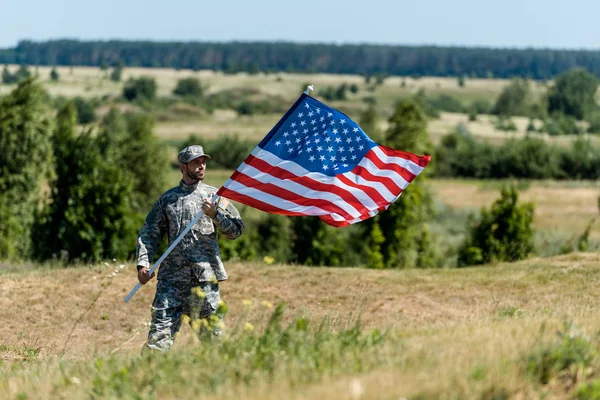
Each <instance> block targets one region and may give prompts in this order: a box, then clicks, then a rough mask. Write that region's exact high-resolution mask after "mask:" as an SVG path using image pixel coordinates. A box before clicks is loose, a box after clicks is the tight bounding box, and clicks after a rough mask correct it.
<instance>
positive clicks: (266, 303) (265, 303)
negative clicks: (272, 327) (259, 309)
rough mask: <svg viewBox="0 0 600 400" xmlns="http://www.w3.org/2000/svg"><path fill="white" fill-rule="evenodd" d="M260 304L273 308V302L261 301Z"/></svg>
mask: <svg viewBox="0 0 600 400" xmlns="http://www.w3.org/2000/svg"><path fill="white" fill-rule="evenodd" d="M260 304H262V305H263V307H265V308H273V303H271V302H270V301H262V302H261V303H260Z"/></svg>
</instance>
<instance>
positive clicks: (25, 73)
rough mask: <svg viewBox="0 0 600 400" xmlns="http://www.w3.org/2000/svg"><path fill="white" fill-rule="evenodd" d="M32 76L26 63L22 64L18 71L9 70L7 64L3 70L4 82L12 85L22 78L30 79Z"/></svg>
mask: <svg viewBox="0 0 600 400" xmlns="http://www.w3.org/2000/svg"><path fill="white" fill-rule="evenodd" d="M30 77H31V72H29V69H28V68H27V66H26V65H21V66H20V67H19V69H18V70H17V72H15V73H14V74H11V73H10V71H9V70H8V67H7V66H6V65H5V66H4V69H3V70H2V83H4V84H7V85H10V84H13V83H18V82H20V81H22V80H25V79H29V78H30Z"/></svg>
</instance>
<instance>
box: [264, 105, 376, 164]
mask: <svg viewBox="0 0 600 400" xmlns="http://www.w3.org/2000/svg"><path fill="white" fill-rule="evenodd" d="M307 100H309V99H307ZM313 101H314V100H312V99H311V100H309V101H305V102H304V104H302V105H304V107H302V108H299V109H297V110H296V112H293V113H292V114H290V116H288V117H287V118H286V119H284V120H283V121H282V122H281V126H280V128H278V129H280V130H277V131H275V133H274V134H273V140H272V141H270V142H267V144H266V145H265V146H266V147H263V148H265V149H266V150H268V151H271V152H272V153H273V154H275V155H276V156H279V157H280V158H282V159H284V160H285V159H288V160H293V162H295V163H297V164H299V165H301V166H303V167H304V168H307V169H308V170H309V171H313V172H321V173H324V174H329V175H335V174H337V173H341V172H343V171H344V169H346V170H349V169H348V168H350V169H352V168H353V166H354V165H355V163H356V162H358V161H356V160H360V159H361V157H363V156H364V154H365V152H366V151H368V150H369V149H370V148H371V147H372V146H374V145H375V144H374V143H373V142H372V141H370V140H369V139H368V137H366V136H364V132H362V131H361V130H360V128H359V127H358V126H357V125H356V123H355V122H354V121H352V120H351V119H349V118H347V117H345V116H344V115H343V114H341V113H339V112H337V111H336V110H330V109H329V108H325V109H322V108H319V107H316V106H315V103H314V102H313ZM302 105H301V106H302ZM325 119H327V121H326V120H325ZM310 128H312V129H310ZM292 135H293V138H292V137H290V136H292ZM269 143H270V144H269ZM321 143H323V145H320V144H321ZM269 146H270V147H269ZM261 147H262V146H261ZM325 154H327V156H325ZM352 161H354V163H353V162H352ZM325 163H328V164H325ZM342 168H343V169H342ZM340 170H341V171H340Z"/></svg>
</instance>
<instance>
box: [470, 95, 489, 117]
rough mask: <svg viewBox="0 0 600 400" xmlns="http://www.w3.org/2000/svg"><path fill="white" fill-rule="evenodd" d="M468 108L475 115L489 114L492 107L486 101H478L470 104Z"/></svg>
mask: <svg viewBox="0 0 600 400" xmlns="http://www.w3.org/2000/svg"><path fill="white" fill-rule="evenodd" d="M470 108H471V109H472V110H474V111H475V112H476V113H477V114H491V112H492V109H493V108H494V106H493V105H492V103H490V102H489V101H488V100H485V99H478V100H475V101H474V102H472V103H471V107H470Z"/></svg>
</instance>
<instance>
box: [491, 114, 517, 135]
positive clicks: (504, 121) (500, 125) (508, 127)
mask: <svg viewBox="0 0 600 400" xmlns="http://www.w3.org/2000/svg"><path fill="white" fill-rule="evenodd" d="M494 127H495V128H496V129H498V130H500V131H512V132H514V131H516V130H517V126H516V125H515V123H514V122H513V120H512V119H510V118H506V117H503V116H500V117H498V119H497V120H496V124H495V125H494Z"/></svg>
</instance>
